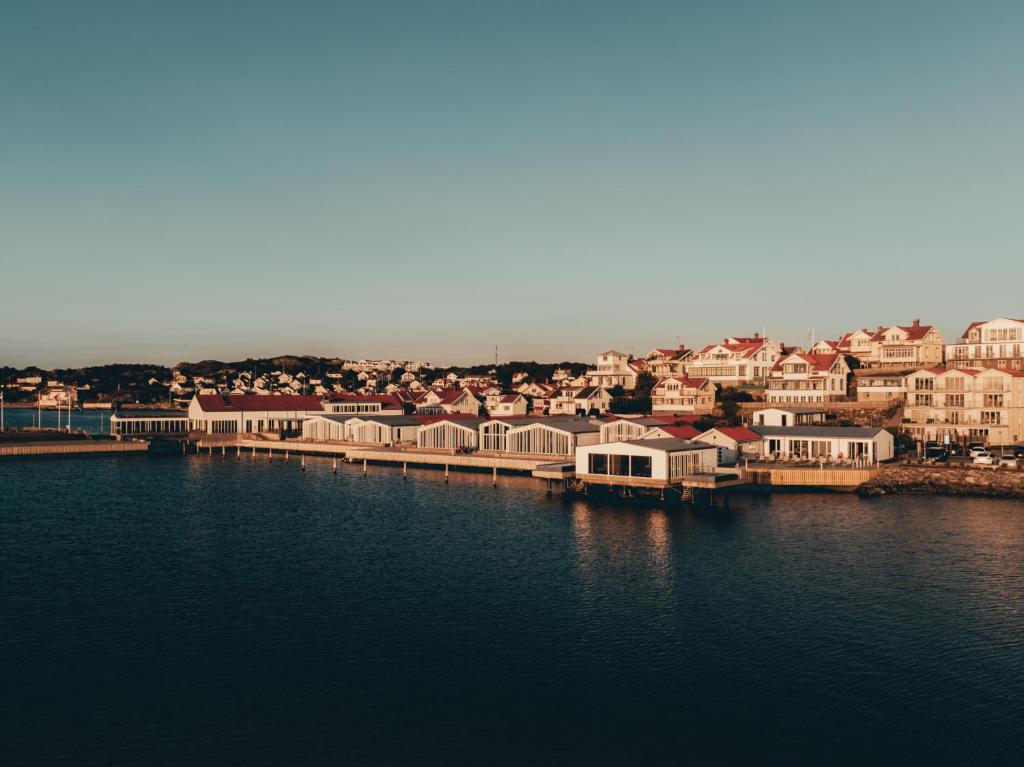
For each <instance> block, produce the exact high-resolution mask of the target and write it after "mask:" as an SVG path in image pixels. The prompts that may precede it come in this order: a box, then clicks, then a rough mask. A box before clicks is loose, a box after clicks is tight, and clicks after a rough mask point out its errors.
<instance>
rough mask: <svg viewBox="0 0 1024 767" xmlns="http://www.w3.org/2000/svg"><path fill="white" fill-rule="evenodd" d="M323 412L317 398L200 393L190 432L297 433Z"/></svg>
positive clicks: (192, 411)
mask: <svg viewBox="0 0 1024 767" xmlns="http://www.w3.org/2000/svg"><path fill="white" fill-rule="evenodd" d="M323 410H324V409H323V404H322V402H321V401H320V398H319V397H314V396H301V395H297V394H282V395H265V396H259V395H254V394H245V395H242V396H236V395H230V394H226V395H220V394H197V395H195V396H194V397H193V398H192V401H191V402H190V403H189V406H188V418H189V429H190V430H191V431H205V432H207V433H208V434H237V433H247V434H252V433H257V432H279V433H288V432H298V431H300V430H301V429H302V423H303V421H305V420H306V419H307V418H309V417H310V416H312V415H316V414H320V413H323Z"/></svg>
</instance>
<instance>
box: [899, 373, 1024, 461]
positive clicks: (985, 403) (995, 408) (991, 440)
mask: <svg viewBox="0 0 1024 767" xmlns="http://www.w3.org/2000/svg"><path fill="white" fill-rule="evenodd" d="M906 386H907V404H906V407H905V408H904V412H903V416H904V417H903V428H904V429H906V430H907V432H909V434H910V435H911V436H912V437H914V439H917V440H921V441H927V440H937V441H939V442H945V441H950V442H982V443H984V444H986V445H1014V444H1018V443H1021V442H1024V370H1005V369H1000V368H955V369H943V368H930V369H926V370H918V371H916V372H914V373H911V374H910V375H908V376H907V384H906Z"/></svg>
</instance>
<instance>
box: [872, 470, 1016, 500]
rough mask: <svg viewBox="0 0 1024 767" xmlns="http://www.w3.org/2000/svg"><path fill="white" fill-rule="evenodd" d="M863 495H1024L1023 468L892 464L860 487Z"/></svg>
mask: <svg viewBox="0 0 1024 767" xmlns="http://www.w3.org/2000/svg"><path fill="white" fill-rule="evenodd" d="M857 492H858V493H859V494H860V495H863V496H875V495H886V494H888V493H923V494H930V495H974V496H987V497H990V498H1021V499H1024V471H1021V470H1013V469H994V468H988V467H981V466H915V465H901V464H892V465H885V466H883V467H882V470H881V472H880V473H879V475H878V476H877V477H875V478H874V479H873V480H871V481H870V482H866V483H864V484H863V485H861V486H860V488H859V489H858V490H857Z"/></svg>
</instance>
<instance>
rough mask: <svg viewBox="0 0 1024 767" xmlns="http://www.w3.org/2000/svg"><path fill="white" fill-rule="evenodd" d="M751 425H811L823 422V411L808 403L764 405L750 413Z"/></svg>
mask: <svg viewBox="0 0 1024 767" xmlns="http://www.w3.org/2000/svg"><path fill="white" fill-rule="evenodd" d="M750 423H751V424H752V425H753V426H811V425H813V424H819V425H820V424H824V423H825V411H824V410H822V409H821V408H820V407H813V406H810V405H805V406H794V407H766V408H764V409H763V410H758V411H756V412H754V413H752V414H751V416H750Z"/></svg>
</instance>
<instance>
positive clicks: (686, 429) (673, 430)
mask: <svg viewBox="0 0 1024 767" xmlns="http://www.w3.org/2000/svg"><path fill="white" fill-rule="evenodd" d="M654 428H655V429H659V430H661V431H663V432H665V433H666V434H670V435H672V436H673V437H675V438H676V439H694V438H695V437H698V436H700V432H699V431H697V430H696V429H695V428H693V427H692V426H690V425H688V424H684V425H682V426H667V425H666V426H655V427H654Z"/></svg>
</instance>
